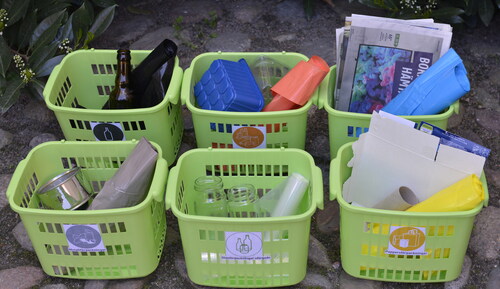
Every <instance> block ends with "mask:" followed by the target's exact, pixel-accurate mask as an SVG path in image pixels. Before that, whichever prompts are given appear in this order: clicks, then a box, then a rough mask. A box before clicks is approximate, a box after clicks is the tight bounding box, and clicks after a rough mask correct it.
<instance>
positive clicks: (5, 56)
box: [0, 36, 13, 77]
mask: <svg viewBox="0 0 500 289" xmlns="http://www.w3.org/2000/svg"><path fill="white" fill-rule="evenodd" d="M12 56H13V55H12V52H11V51H10V47H9V46H8V45H7V43H6V42H5V39H3V36H0V74H1V75H2V76H3V77H5V73H6V72H7V70H8V69H9V65H10V62H11V61H12Z"/></svg>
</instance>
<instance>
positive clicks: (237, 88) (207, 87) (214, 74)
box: [194, 59, 264, 112]
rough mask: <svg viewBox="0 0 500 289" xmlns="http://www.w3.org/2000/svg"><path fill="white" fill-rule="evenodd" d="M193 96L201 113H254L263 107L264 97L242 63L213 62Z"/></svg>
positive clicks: (221, 60) (243, 62)
mask: <svg viewBox="0 0 500 289" xmlns="http://www.w3.org/2000/svg"><path fill="white" fill-rule="evenodd" d="M194 94H195V96H196V100H197V102H198V106H199V107H200V108H202V109H209V110H218V111H241V112H257V111H261V110H262V108H263V107H264V96H263V95H262V92H261V91H260V89H259V86H258V85H257V82H256V81H255V78H254V77H253V75H252V72H251V70H250V67H248V64H247V62H246V61H245V59H240V60H239V61H238V62H235V61H229V60H223V59H217V60H214V61H213V62H212V64H211V65H210V68H209V69H208V70H207V71H206V72H205V73H204V74H203V76H202V77H201V80H200V81H199V82H198V83H196V85H195V87H194Z"/></svg>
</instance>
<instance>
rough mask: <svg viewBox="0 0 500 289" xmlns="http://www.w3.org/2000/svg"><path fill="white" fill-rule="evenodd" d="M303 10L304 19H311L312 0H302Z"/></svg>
mask: <svg viewBox="0 0 500 289" xmlns="http://www.w3.org/2000/svg"><path fill="white" fill-rule="evenodd" d="M304 12H305V13H306V19H307V20H311V18H312V17H313V15H314V0H304Z"/></svg>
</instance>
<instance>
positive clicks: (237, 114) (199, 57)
mask: <svg viewBox="0 0 500 289" xmlns="http://www.w3.org/2000/svg"><path fill="white" fill-rule="evenodd" d="M259 55H262V56H278V55H280V56H296V57H299V58H301V60H302V61H307V60H308V59H309V58H308V57H307V56H305V55H304V54H301V53H298V52H288V51H281V52H278V51H276V52H254V51H252V52H237V51H229V52H222V51H217V52H205V53H202V54H199V55H197V56H196V57H195V58H193V60H192V61H191V64H190V66H189V68H188V69H186V72H185V75H184V76H185V77H186V76H187V77H188V78H189V79H190V80H191V82H192V81H193V79H192V75H193V69H194V67H195V66H196V64H197V62H198V61H200V60H202V59H203V58H206V57H214V56H219V57H224V56H238V57H240V58H245V57H246V56H259ZM182 85H193V86H194V84H192V83H189V84H188V83H184V81H183V84H182ZM190 91H191V90H190ZM181 93H182V91H181ZM317 97H319V85H318V87H317V88H316V89H315V91H314V93H313V95H312V96H311V98H310V99H309V100H308V101H307V103H306V104H305V105H303V106H302V107H300V108H297V109H290V110H281V111H257V112H234V111H215V110H208V109H201V108H198V107H196V106H195V105H194V103H192V102H191V93H190V95H188V96H186V97H185V99H186V107H187V108H188V109H189V111H191V112H192V113H195V114H198V115H208V116H226V117H249V118H250V117H251V118H255V117H258V116H259V115H262V116H264V117H269V116H271V117H272V116H294V115H298V114H301V113H304V112H305V111H308V110H309V109H310V107H311V105H312V104H313V103H314V102H315V98H317Z"/></svg>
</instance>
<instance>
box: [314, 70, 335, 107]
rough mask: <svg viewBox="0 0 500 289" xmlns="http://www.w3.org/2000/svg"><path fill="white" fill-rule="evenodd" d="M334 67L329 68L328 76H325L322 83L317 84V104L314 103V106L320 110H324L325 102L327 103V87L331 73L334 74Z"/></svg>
mask: <svg viewBox="0 0 500 289" xmlns="http://www.w3.org/2000/svg"><path fill="white" fill-rule="evenodd" d="M335 67H336V66H335V65H334V66H332V67H330V71H329V72H328V74H327V75H326V76H325V78H324V79H323V81H321V83H320V84H319V87H318V99H317V102H316V106H317V107H318V108H319V109H321V108H324V107H325V102H326V101H327V98H328V87H329V84H330V77H331V74H332V73H335V72H334V71H335Z"/></svg>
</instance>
